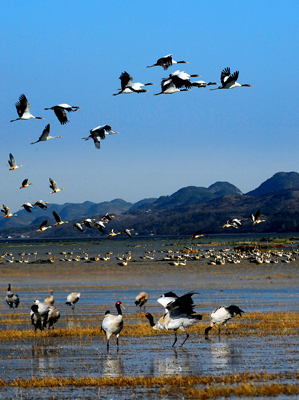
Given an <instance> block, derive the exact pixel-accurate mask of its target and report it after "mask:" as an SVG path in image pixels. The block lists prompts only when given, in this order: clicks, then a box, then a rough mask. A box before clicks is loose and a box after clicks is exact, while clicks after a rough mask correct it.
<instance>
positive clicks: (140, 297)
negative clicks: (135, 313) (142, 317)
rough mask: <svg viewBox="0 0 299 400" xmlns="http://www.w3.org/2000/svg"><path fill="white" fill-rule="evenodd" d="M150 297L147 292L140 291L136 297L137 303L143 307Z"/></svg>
mask: <svg viewBox="0 0 299 400" xmlns="http://www.w3.org/2000/svg"><path fill="white" fill-rule="evenodd" d="M148 298H149V297H148V294H147V293H146V292H140V293H139V294H138V295H137V296H136V298H135V305H136V306H139V307H140V308H141V307H142V306H144V305H145V303H146V302H147V301H148Z"/></svg>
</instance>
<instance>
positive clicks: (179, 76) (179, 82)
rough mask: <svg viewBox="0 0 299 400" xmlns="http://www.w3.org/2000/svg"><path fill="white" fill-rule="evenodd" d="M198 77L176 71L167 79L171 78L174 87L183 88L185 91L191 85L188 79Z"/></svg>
mask: <svg viewBox="0 0 299 400" xmlns="http://www.w3.org/2000/svg"><path fill="white" fill-rule="evenodd" d="M199 76H200V75H197V74H194V75H189V74H187V72H185V71H180V70H177V71H175V72H173V73H171V74H170V75H169V78H171V80H172V82H173V83H174V85H175V87H176V88H178V89H180V88H182V87H185V88H187V89H190V88H191V87H192V86H193V85H192V83H191V81H190V78H195V77H199Z"/></svg>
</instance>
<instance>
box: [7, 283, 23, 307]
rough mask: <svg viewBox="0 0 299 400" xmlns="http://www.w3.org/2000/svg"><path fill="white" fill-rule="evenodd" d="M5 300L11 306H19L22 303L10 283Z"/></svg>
mask: <svg viewBox="0 0 299 400" xmlns="http://www.w3.org/2000/svg"><path fill="white" fill-rule="evenodd" d="M5 300H6V303H7V304H8V305H9V307H10V308H18V305H19V304H20V299H19V296H18V295H17V294H14V292H13V291H12V290H11V285H10V283H9V284H8V287H7V292H6V298H5Z"/></svg>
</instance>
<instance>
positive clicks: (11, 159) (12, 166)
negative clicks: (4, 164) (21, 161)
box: [8, 153, 23, 171]
mask: <svg viewBox="0 0 299 400" xmlns="http://www.w3.org/2000/svg"><path fill="white" fill-rule="evenodd" d="M8 164H9V166H10V168H9V170H10V171H14V170H15V169H18V168H21V167H23V165H17V163H16V160H15V158H14V156H13V155H12V154H11V153H9V160H8Z"/></svg>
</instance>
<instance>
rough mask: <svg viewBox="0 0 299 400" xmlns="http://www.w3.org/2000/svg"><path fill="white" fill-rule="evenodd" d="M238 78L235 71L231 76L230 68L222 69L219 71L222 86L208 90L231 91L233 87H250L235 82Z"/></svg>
mask: <svg viewBox="0 0 299 400" xmlns="http://www.w3.org/2000/svg"><path fill="white" fill-rule="evenodd" d="M238 76H239V71H236V72H234V73H233V74H231V73H230V68H224V70H222V71H221V75H220V80H221V84H222V86H218V88H215V89H210V90H217V89H233V88H235V87H241V86H247V87H252V86H251V85H249V84H248V83H246V84H243V85H240V83H238V82H237V79H238Z"/></svg>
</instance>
